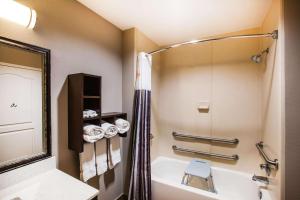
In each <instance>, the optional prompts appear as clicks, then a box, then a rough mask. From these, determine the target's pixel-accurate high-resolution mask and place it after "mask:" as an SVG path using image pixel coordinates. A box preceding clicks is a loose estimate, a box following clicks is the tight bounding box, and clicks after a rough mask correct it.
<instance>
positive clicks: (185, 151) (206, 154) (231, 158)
mask: <svg viewBox="0 0 300 200" xmlns="http://www.w3.org/2000/svg"><path fill="white" fill-rule="evenodd" d="M172 149H173V150H174V151H177V152H182V153H191V154H196V155H201V156H207V157H212V158H218V159H223V160H233V161H237V160H238V159H239V156H238V155H236V154H234V155H231V156H228V155H223V154H216V153H210V152H204V151H196V150H192V149H185V148H180V147H177V146H176V145H173V146H172Z"/></svg>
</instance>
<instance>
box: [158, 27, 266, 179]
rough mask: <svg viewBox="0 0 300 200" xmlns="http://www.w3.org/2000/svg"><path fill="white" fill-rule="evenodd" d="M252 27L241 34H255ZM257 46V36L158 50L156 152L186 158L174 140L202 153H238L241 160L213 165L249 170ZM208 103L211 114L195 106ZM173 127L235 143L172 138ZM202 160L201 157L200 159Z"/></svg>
mask: <svg viewBox="0 0 300 200" xmlns="http://www.w3.org/2000/svg"><path fill="white" fill-rule="evenodd" d="M257 32H259V29H252V30H247V31H243V32H237V33H232V34H244V33H257ZM259 50H260V40H259V39H237V40H225V41H218V42H210V43H205V44H200V45H194V46H184V47H179V48H176V49H172V50H169V51H166V52H164V53H162V54H161V60H162V62H161V63H162V64H161V71H160V83H159V84H160V87H159V88H160V91H159V97H158V98H159V101H158V102H159V105H158V110H159V116H160V118H159V121H160V126H159V150H158V152H159V153H158V154H159V155H166V156H171V157H179V158H182V159H190V157H188V155H186V154H185V155H183V154H176V153H174V152H173V150H172V148H171V146H172V145H173V144H176V145H178V146H180V147H187V148H192V149H197V150H202V151H208V152H214V153H222V154H228V155H231V154H238V155H239V156H240V160H239V161H238V162H236V163H234V162H220V161H217V160H213V164H214V165H217V166H224V167H227V168H233V169H238V170H240V171H246V172H250V173H253V172H255V170H256V169H257V168H258V159H259V155H258V152H257V150H256V149H255V143H256V142H258V141H259V140H260V119H261V111H260V106H261V102H260V98H261V96H260V95H261V94H260V76H259V71H260V65H257V64H255V63H253V62H251V61H250V57H251V56H252V55H254V54H257V53H258V52H259ZM202 102H209V104H210V110H209V112H199V110H198V106H199V105H200V104H201V103H202ZM172 131H179V132H183V133H189V134H193V135H201V136H213V137H220V138H228V139H231V138H238V139H239V140H240V143H239V144H238V145H237V146H236V147H235V148H231V147H225V146H217V145H214V146H212V145H210V144H205V143H199V142H192V143H191V142H183V141H177V140H174V138H173V137H172V135H171V133H172ZM203 159H205V158H203Z"/></svg>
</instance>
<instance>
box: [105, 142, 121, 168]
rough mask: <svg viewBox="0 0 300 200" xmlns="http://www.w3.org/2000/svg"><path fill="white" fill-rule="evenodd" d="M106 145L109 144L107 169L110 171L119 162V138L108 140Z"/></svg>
mask: <svg viewBox="0 0 300 200" xmlns="http://www.w3.org/2000/svg"><path fill="white" fill-rule="evenodd" d="M108 144H109V151H108V166H109V169H112V168H114V167H115V166H116V165H117V164H118V163H119V162H121V151H120V137H113V138H110V139H109V143H108Z"/></svg>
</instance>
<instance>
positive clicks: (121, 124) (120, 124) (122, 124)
mask: <svg viewBox="0 0 300 200" xmlns="http://www.w3.org/2000/svg"><path fill="white" fill-rule="evenodd" d="M115 124H116V126H117V128H118V131H119V133H121V134H122V133H126V132H127V131H128V130H129V128H130V123H129V121H127V120H124V119H117V120H116V121H115Z"/></svg>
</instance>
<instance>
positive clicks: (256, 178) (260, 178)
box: [252, 174, 269, 185]
mask: <svg viewBox="0 0 300 200" xmlns="http://www.w3.org/2000/svg"><path fill="white" fill-rule="evenodd" d="M252 180H253V181H258V182H261V183H264V184H266V185H268V184H269V179H268V177H264V176H256V175H255V174H254V175H253V177H252Z"/></svg>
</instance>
